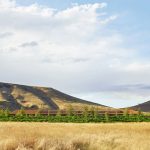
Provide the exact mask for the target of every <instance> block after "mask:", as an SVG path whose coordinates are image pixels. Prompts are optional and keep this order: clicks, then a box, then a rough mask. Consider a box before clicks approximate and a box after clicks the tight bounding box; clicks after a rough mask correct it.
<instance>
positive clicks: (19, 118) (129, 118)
mask: <svg viewBox="0 0 150 150" xmlns="http://www.w3.org/2000/svg"><path fill="white" fill-rule="evenodd" d="M0 121H1V122H5V121H6V122H7V121H12V122H73V123H88V122H150V116H144V115H126V116H123V115H120V116H119V115H116V116H109V115H101V116H90V115H89V116H84V115H82V116H76V115H73V116H69V115H68V116H59V115H58V116H48V115H35V116H34V115H6V114H5V115H0Z"/></svg>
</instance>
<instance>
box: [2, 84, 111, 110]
mask: <svg viewBox="0 0 150 150" xmlns="http://www.w3.org/2000/svg"><path fill="white" fill-rule="evenodd" d="M70 105H71V106H72V107H73V108H74V109H76V110H80V109H82V108H83V107H85V106H90V107H91V106H96V107H98V108H99V109H102V110H106V109H111V108H110V107H107V106H104V105H100V104H97V103H93V102H89V101H85V100H82V99H79V98H76V97H73V96H70V95H68V94H65V93H62V92H60V91H58V90H55V89H53V88H47V87H37V86H26V85H18V84H10V83H0V108H1V109H6V108H8V109H10V110H16V109H20V108H21V107H23V108H25V109H54V110H56V109H67V108H68V107H70Z"/></svg>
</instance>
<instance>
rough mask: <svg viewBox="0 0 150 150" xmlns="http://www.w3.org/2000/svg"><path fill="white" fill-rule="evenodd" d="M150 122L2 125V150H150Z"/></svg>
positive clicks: (0, 133) (0, 134) (0, 129)
mask: <svg viewBox="0 0 150 150" xmlns="http://www.w3.org/2000/svg"><path fill="white" fill-rule="evenodd" d="M149 146H150V123H112V124H109V123H108V124H105V123H100V124H94V123H93V124H92V123H89V124H73V123H20V122H18V123H12V122H11V123H10V122H7V123H3V122H1V123H0V150H149V148H150V147H149Z"/></svg>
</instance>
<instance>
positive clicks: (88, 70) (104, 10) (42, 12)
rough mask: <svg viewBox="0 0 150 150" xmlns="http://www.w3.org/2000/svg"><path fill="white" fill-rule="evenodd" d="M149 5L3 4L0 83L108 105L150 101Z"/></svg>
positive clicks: (80, 1)
mask: <svg viewBox="0 0 150 150" xmlns="http://www.w3.org/2000/svg"><path fill="white" fill-rule="evenodd" d="M149 6H150V1H148V0H143V1H137V0H103V1H102V0H86V1H84V0H55V1H53V0H45V1H43V0H25V1H23V0H0V71H1V73H0V82H9V83H16V84H25V85H34V86H35V85H36V86H46V87H52V88H55V89H57V90H60V91H62V92H64V93H67V94H70V95H73V96H76V97H79V98H82V99H85V100H89V101H93V102H97V103H100V104H103V105H107V106H112V107H116V108H119V107H128V106H132V105H136V104H139V103H142V102H145V101H148V100H150V59H149V58H150V36H149V35H150V20H149V15H150V10H149Z"/></svg>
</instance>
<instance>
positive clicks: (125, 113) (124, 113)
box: [123, 108, 129, 117]
mask: <svg viewBox="0 0 150 150" xmlns="http://www.w3.org/2000/svg"><path fill="white" fill-rule="evenodd" d="M128 114H129V110H128V108H126V109H125V110H124V112H123V116H124V117H127V116H128Z"/></svg>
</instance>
